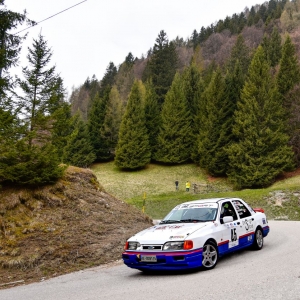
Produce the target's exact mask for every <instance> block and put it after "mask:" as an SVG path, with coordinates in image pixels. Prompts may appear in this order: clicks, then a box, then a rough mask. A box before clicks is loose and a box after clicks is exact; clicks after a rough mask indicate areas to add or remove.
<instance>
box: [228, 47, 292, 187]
mask: <svg viewBox="0 0 300 300" xmlns="http://www.w3.org/2000/svg"><path fill="white" fill-rule="evenodd" d="M248 74H249V77H248V79H247V81H246V83H245V86H244V88H243V90H242V94H241V100H240V101H239V102H238V108H237V111H236V114H235V124H234V126H233V134H234V139H235V141H236V142H235V143H233V144H232V145H231V146H230V147H228V155H229V160H230V169H229V172H228V176H229V179H230V180H231V181H232V182H233V183H234V184H235V185H236V187H238V188H256V187H266V186H268V185H270V184H271V183H272V182H273V180H274V179H275V177H276V176H277V175H279V174H280V173H282V172H283V171H284V170H287V169H289V168H291V167H292V165H293V153H292V151H291V148H290V147H289V146H288V144H287V143H288V136H287V135H286V133H285V125H286V122H285V119H284V110H283V108H282V102H281V101H280V95H279V93H278V90H277V87H276V85H275V82H274V79H273V78H272V76H271V74H270V65H269V64H268V61H267V60H266V57H265V53H264V51H263V48H262V47H261V46H259V47H258V49H257V51H256V53H255V55H254V58H253V59H252V62H251V65H250V68H249V73H248Z"/></svg>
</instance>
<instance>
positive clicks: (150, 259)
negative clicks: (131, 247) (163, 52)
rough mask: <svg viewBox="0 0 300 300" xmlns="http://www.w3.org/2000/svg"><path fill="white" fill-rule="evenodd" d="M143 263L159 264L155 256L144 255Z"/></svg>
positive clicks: (142, 257)
mask: <svg viewBox="0 0 300 300" xmlns="http://www.w3.org/2000/svg"><path fill="white" fill-rule="evenodd" d="M141 261H144V262H157V258H156V256H155V255H142V256H141Z"/></svg>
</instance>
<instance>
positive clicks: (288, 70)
mask: <svg viewBox="0 0 300 300" xmlns="http://www.w3.org/2000/svg"><path fill="white" fill-rule="evenodd" d="M299 82H300V68H299V64H298V59H297V55H296V49H295V46H294V45H293V43H292V40H291V38H290V36H289V35H288V36H287V38H286V40H285V42H284V44H283V47H282V56H281V60H280V66H279V71H278V75H277V85H278V90H279V92H280V94H281V95H282V96H283V97H284V96H285V95H286V93H288V92H289V91H291V90H292V89H293V88H294V86H295V85H296V84H298V83H299Z"/></svg>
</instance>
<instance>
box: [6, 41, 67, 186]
mask: <svg viewBox="0 0 300 300" xmlns="http://www.w3.org/2000/svg"><path fill="white" fill-rule="evenodd" d="M51 55H52V53H51V50H50V49H49V48H48V47H47V43H46V41H44V39H43V37H42V36H41V35H40V36H39V38H38V40H34V43H33V48H32V49H31V48H30V49H29V54H28V56H27V58H28V60H29V67H26V68H23V75H24V77H25V80H21V79H18V83H19V85H20V87H21V90H22V91H23V94H22V95H20V96H19V97H18V99H19V103H18V104H19V108H20V110H19V114H22V115H21V119H20V122H22V123H23V124H22V126H21V125H20V126H19V127H18V134H19V139H18V140H17V141H16V144H15V148H14V149H12V151H11V153H10V161H9V163H8V164H7V165H6V166H7V168H6V169H7V173H8V174H10V175H9V176H8V177H7V179H8V180H9V181H12V182H16V183H20V184H41V183H47V182H53V181H55V180H56V179H57V178H59V177H60V176H61V175H62V172H63V168H62V167H60V166H59V158H58V153H57V148H56V147H55V146H54V145H53V143H52V128H53V118H52V114H53V113H54V111H55V110H56V109H58V107H59V103H61V102H62V101H63V100H62V99H61V97H62V96H63V95H62V93H61V92H62V90H63V87H62V80H61V78H60V77H59V76H58V75H56V74H55V67H52V68H50V69H47V67H48V64H49V62H50V59H51ZM30 67H31V69H30Z"/></svg>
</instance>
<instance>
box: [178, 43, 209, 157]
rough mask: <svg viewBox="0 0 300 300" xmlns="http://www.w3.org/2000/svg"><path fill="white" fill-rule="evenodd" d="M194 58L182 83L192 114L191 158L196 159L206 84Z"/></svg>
mask: <svg viewBox="0 0 300 300" xmlns="http://www.w3.org/2000/svg"><path fill="white" fill-rule="evenodd" d="M197 48H198V47H197ZM197 48H196V50H197ZM194 58H195V57H193V59H192V62H191V65H190V66H189V67H188V68H186V69H185V70H184V72H183V75H182V83H183V90H184V98H185V99H186V102H187V109H188V111H189V113H190V118H191V124H190V126H191V128H190V135H191V142H192V145H191V158H192V159H195V157H196V156H197V155H196V153H197V152H198V151H197V136H198V133H199V130H200V128H199V114H200V111H201V105H202V101H201V96H202V93H203V91H204V84H203V80H202V77H201V71H202V68H201V66H202V64H201V62H198V64H196V61H195V60H194Z"/></svg>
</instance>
